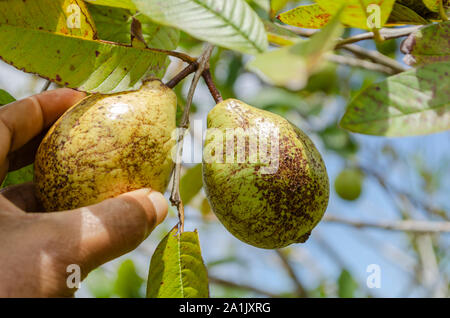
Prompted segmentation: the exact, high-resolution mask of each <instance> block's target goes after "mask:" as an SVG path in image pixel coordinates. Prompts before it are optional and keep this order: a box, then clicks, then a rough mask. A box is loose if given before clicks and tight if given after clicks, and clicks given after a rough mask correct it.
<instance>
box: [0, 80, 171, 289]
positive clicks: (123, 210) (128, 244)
mask: <svg viewBox="0 0 450 318" xmlns="http://www.w3.org/2000/svg"><path fill="white" fill-rule="evenodd" d="M84 96H85V95H84V93H80V92H77V91H74V90H71V89H66V88H62V89H57V90H53V91H48V92H44V93H42V94H39V95H35V96H32V97H29V98H26V99H23V100H20V101H17V102H14V103H11V104H9V105H6V106H3V107H0V183H1V182H2V180H3V179H4V177H5V176H6V174H7V172H8V171H13V170H16V169H19V168H20V167H23V166H25V165H27V164H30V163H32V162H33V161H34V155H35V152H36V150H37V147H38V146H39V143H40V141H41V139H42V137H43V135H44V133H45V131H46V130H47V129H48V128H49V127H50V126H51V125H52V123H54V122H55V121H56V119H57V118H58V117H60V116H61V115H62V114H63V113H64V112H65V111H66V110H67V109H68V108H69V107H70V106H72V105H74V104H75V103H76V102H78V101H79V100H80V99H82V98H83V97H84ZM167 209H168V204H167V201H166V200H165V198H164V196H163V195H162V194H161V193H159V192H156V191H151V190H150V189H141V190H138V191H134V192H130V193H127V194H123V195H120V196H118V197H116V198H113V199H109V200H106V201H103V202H102V203H99V204H96V205H93V206H90V207H85V208H81V209H77V210H72V211H65V212H64V213H59V212H56V213H38V212H40V211H41V210H40V207H39V204H38V202H37V201H36V199H35V196H34V187H33V184H32V183H27V184H22V185H18V186H13V187H9V188H6V189H2V190H1V191H0V297H72V296H73V295H74V293H75V291H76V289H75V288H70V287H69V286H71V285H70V284H67V280H68V277H69V275H70V274H72V273H73V272H68V266H69V265H72V264H75V265H78V266H79V268H80V270H81V272H80V273H81V277H80V278H81V279H84V278H85V277H86V276H87V274H88V273H89V272H90V271H92V270H93V269H95V268H97V267H98V266H100V265H102V264H104V263H105V262H108V261H110V260H112V259H114V258H116V257H118V256H121V255H123V254H125V253H127V252H129V251H132V250H133V249H135V248H136V247H137V246H138V245H139V244H140V243H141V242H142V241H143V240H144V239H145V238H147V236H148V235H149V234H150V233H151V232H152V230H153V229H154V228H155V227H156V226H157V225H158V224H160V223H161V222H162V221H163V220H164V218H165V217H166V216H167ZM30 212H31V213H30ZM33 212H34V213H33Z"/></svg>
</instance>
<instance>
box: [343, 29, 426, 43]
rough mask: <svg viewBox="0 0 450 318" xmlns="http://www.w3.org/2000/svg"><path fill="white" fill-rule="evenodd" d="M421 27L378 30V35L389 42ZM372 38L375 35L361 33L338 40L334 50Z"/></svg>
mask: <svg viewBox="0 0 450 318" xmlns="http://www.w3.org/2000/svg"><path fill="white" fill-rule="evenodd" d="M421 27H422V26H421V25H418V26H412V27H407V28H398V29H391V28H385V29H380V30H379V33H380V35H381V36H382V37H383V39H385V40H390V39H396V38H401V37H404V36H408V35H410V34H411V33H413V32H414V31H417V30H418V29H420V28H421ZM374 37H375V34H374V33H373V32H367V33H361V34H358V35H355V36H352V37H349V38H346V39H342V40H340V41H339V42H338V44H337V45H336V48H339V47H341V46H343V45H345V44H350V43H355V42H359V41H364V40H371V39H373V38H374Z"/></svg>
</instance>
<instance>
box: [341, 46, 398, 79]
mask: <svg viewBox="0 0 450 318" xmlns="http://www.w3.org/2000/svg"><path fill="white" fill-rule="evenodd" d="M341 48H342V49H345V50H347V51H349V52H351V53H353V54H355V55H357V56H359V57H364V58H367V59H370V60H371V61H372V62H375V63H378V64H382V65H385V66H388V67H390V68H391V69H393V70H394V71H395V72H396V73H401V72H404V71H406V68H405V67H404V66H403V65H402V64H400V63H399V62H397V61H396V60H394V59H391V58H390V57H388V56H386V55H384V54H382V53H380V52H378V51H371V50H367V49H365V48H363V47H361V46H359V45H355V44H348V45H343V46H342V47H341Z"/></svg>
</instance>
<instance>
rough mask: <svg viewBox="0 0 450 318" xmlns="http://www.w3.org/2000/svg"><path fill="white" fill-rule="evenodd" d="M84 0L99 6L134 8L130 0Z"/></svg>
mask: <svg viewBox="0 0 450 318" xmlns="http://www.w3.org/2000/svg"><path fill="white" fill-rule="evenodd" d="M85 1H86V2H89V3H92V4H96V5H99V6H108V7H116V8H123V9H130V10H135V9H136V7H135V6H134V4H133V1H132V0H85Z"/></svg>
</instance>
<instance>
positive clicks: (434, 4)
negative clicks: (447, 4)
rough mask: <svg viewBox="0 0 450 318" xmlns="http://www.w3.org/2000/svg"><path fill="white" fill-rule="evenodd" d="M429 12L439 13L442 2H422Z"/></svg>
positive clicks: (427, 0) (424, 0)
mask: <svg viewBox="0 0 450 318" xmlns="http://www.w3.org/2000/svg"><path fill="white" fill-rule="evenodd" d="M422 1H423V3H424V4H425V6H426V7H427V8H428V10H430V11H433V12H439V8H440V7H441V4H442V0H422Z"/></svg>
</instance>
